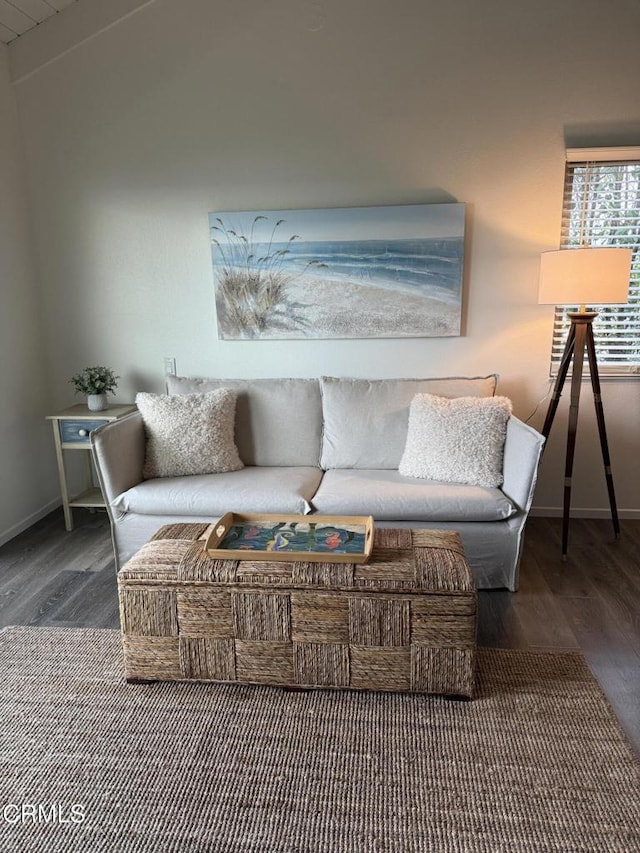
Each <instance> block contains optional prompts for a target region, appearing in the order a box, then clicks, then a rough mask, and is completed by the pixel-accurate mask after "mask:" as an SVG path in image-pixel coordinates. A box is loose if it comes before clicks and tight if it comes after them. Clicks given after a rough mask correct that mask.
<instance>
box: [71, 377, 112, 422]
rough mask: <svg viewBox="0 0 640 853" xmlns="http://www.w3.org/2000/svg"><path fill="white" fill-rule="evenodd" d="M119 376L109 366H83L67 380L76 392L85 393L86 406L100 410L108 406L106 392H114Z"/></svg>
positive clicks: (93, 410)
mask: <svg viewBox="0 0 640 853" xmlns="http://www.w3.org/2000/svg"><path fill="white" fill-rule="evenodd" d="M118 379H120V377H119V376H116V375H115V373H114V372H113V370H111V368H110V367H85V368H84V370H81V371H80V373H76V375H75V376H72V377H71V379H70V380H69V381H70V382H71V384H72V385H73V387H74V388H75V389H76V394H86V395H87V406H88V407H89V409H90V411H92V412H102V411H104V410H105V409H108V408H109V400H108V399H107V394H108V393H110V394H115V390H114V389H115V388H117V386H118Z"/></svg>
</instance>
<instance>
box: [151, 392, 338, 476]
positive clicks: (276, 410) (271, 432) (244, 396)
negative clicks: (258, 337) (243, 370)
mask: <svg viewBox="0 0 640 853" xmlns="http://www.w3.org/2000/svg"><path fill="white" fill-rule="evenodd" d="M219 388H230V389H231V390H233V391H235V393H236V423H235V440H236V445H237V447H238V453H239V454H240V459H242V461H243V462H244V464H245V465H261V466H262V465H265V466H276V467H287V466H297V465H305V466H317V465H319V462H320V443H321V435H322V403H321V398H320V385H319V382H318V380H317V379H191V378H186V377H183V376H169V377H167V391H168V393H169V394H203V393H206V392H208V391H216V390H218V389H219Z"/></svg>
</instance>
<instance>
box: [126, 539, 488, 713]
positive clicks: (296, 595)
mask: <svg viewBox="0 0 640 853" xmlns="http://www.w3.org/2000/svg"><path fill="white" fill-rule="evenodd" d="M208 531H209V526H207V525H204V524H176V525H170V526H166V527H163V528H162V529H161V530H159V531H158V532H157V533H156V535H155V536H154V538H153V539H152V540H151V541H150V542H148V543H147V544H146V545H144V546H143V547H142V549H141V550H140V551H139V552H138V553H137V554H136V555H135V556H134V557H133V558H132V559H131V560H130V561H129V562H128V563H127V564H126V565H125V566H124V567H123V568H122V569H121V571H120V572H119V574H118V593H119V598H120V617H121V623H122V636H123V647H124V659H125V673H126V678H127V680H128V681H150V680H187V681H190V680H198V681H201V680H205V681H239V682H250V683H257V684H273V685H285V686H289V687H333V688H353V689H360V690H390V691H415V692H420V693H439V694H446V695H452V696H461V697H465V698H471V697H472V696H473V688H474V671H475V655H476V589H475V584H474V582H473V578H472V576H471V572H470V571H469V566H468V564H467V561H466V559H465V556H464V551H463V548H462V545H461V542H460V538H459V536H458V534H457V533H454V532H451V531H432V530H385V529H380V530H378V529H376V531H375V539H374V547H373V553H372V556H371V559H370V561H369V562H368V563H365V564H362V565H354V564H351V563H343V564H338V563H309V562H305V563H280V562H264V561H263V562H253V561H244V560H243V561H237V560H214V559H211V558H210V557H209V556H208V555H207V554H206V552H205V550H204V540H205V539H206V536H207V533H208Z"/></svg>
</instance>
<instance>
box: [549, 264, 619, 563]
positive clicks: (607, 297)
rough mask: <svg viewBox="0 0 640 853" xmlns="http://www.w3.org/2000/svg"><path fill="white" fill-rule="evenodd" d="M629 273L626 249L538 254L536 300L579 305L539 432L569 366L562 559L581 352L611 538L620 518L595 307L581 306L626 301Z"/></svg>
mask: <svg viewBox="0 0 640 853" xmlns="http://www.w3.org/2000/svg"><path fill="white" fill-rule="evenodd" d="M630 273H631V249H618V248H579V249H561V250H559V251H557V252H543V254H542V255H541V258H540V288H539V294H538V302H539V303H540V304H541V305H578V304H579V305H580V310H579V311H569V312H568V313H567V316H568V317H569V319H570V321H571V327H570V329H569V335H568V337H567V342H566V345H565V348H564V352H563V354H562V359H561V361H560V366H559V368H558V375H557V377H556V382H555V386H554V389H553V395H552V397H551V401H550V403H549V409H548V411H547V417H546V418H545V422H544V426H543V427H542V434H543V435H544V437H545V438H548V437H549V433H550V432H551V427H552V425H553V419H554V417H555V414H556V411H557V409H558V403H559V402H560V396H561V394H562V389H563V386H564V382H565V379H566V378H567V373H568V371H569V367H570V366H571V363H572V362H573V371H572V374H571V402H570V405H569V431H568V436H567V453H566V459H565V471H564V500H563V510H562V558H563V559H566V556H567V544H568V539H569V513H570V509H571V478H572V474H573V457H574V454H575V447H576V431H577V427H578V408H579V405H580V388H581V385H582V372H583V365H584V356H585V351H586V354H587V358H588V364H589V373H590V375H591V386H592V388H593V399H594V402H595V409H596V419H597V422H598V433H599V435H600V447H601V449H602V461H603V462H604V473H605V478H606V481H607V491H608V493H609V506H610V507H611V518H612V521H613V529H614V532H615V535H616V538H618V536H619V535H620V522H619V520H618V509H617V507H616V496H615V491H614V488H613V477H612V474H611V460H610V458H609V446H608V443H607V431H606V429H605V423H604V410H603V408H602V397H601V394H600V377H599V375H598V362H597V360H596V348H595V344H594V340H593V321H594V320H595V318H596V317H597V316H598V312H597V311H587V309H586V307H585V306H586V305H602V304H620V303H625V302H628V297H629V277H630Z"/></svg>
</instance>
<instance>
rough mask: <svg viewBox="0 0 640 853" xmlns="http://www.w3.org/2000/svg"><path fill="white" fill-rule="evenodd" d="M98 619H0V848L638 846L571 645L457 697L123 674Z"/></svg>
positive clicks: (639, 775) (21, 852)
mask: <svg viewBox="0 0 640 853" xmlns="http://www.w3.org/2000/svg"><path fill="white" fill-rule="evenodd" d="M122 672H123V670H122V659H121V652H120V636H119V633H118V632H116V631H106V630H91V631H81V630H73V629H55V628H54V629H44V628H40V629H39V628H8V629H5V630H4V631H3V632H1V633H0V675H1V687H0V692H1V696H0V701H1V705H0V797H1V799H0V807H1V808H2V814H0V851H2V853H13V851H15V853H29V851H46V853H56V851H82V853H101V851H109V853H141V851H154V853H156V851H160V853H165V852H166V851H170V853H171V852H172V851H175V853H194V851H198V853H199V851H215V853H218V851H220V853H225V851H259V852H260V853H263V851H266V853H271V851H278V853H280V851H282V852H283V853H284V851H303V852H304V853H306V851H310V853H311V852H312V853H316V851H327V853H328V852H329V851H332V853H333V851H339V853H342V852H343V851H354V853H368V851H420V853H423V851H434V853H448V852H449V851H456V853H458V851H471V853H476V851H483V852H484V851H486V853H499V851H505V853H517V851H522V853H538V851H562V853H571V851H590V852H591V853H606V851H620V853H632V851H638V850H640V768H639V765H638V761H637V759H636V758H635V757H634V755H633V753H632V751H631V750H630V748H629V747H628V746H627V744H626V742H625V739H624V736H623V734H622V733H621V730H620V728H619V726H618V724H617V722H616V720H615V719H614V718H613V716H612V713H611V711H610V709H609V707H608V705H607V703H606V702H605V700H604V698H603V696H602V694H601V692H600V690H599V688H598V686H597V684H596V682H595V681H594V679H593V677H592V676H591V674H590V672H589V670H588V668H587V666H586V664H585V663H584V660H583V659H582V658H581V657H580V656H579V655H576V654H536V653H523V652H516V651H502V650H481V651H480V665H479V673H478V679H479V691H478V697H477V699H475V700H474V701H473V702H456V701H451V700H447V699H443V698H432V697H424V696H415V695H413V696H412V695H399V694H380V693H349V692H346V691H336V692H333V691H328V690H322V691H302V692H292V691H286V690H282V689H278V688H270V687H251V686H240V685H218V684H199V685H198V684H149V685H128V684H126V683H125V682H124V679H123V674H122Z"/></svg>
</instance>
